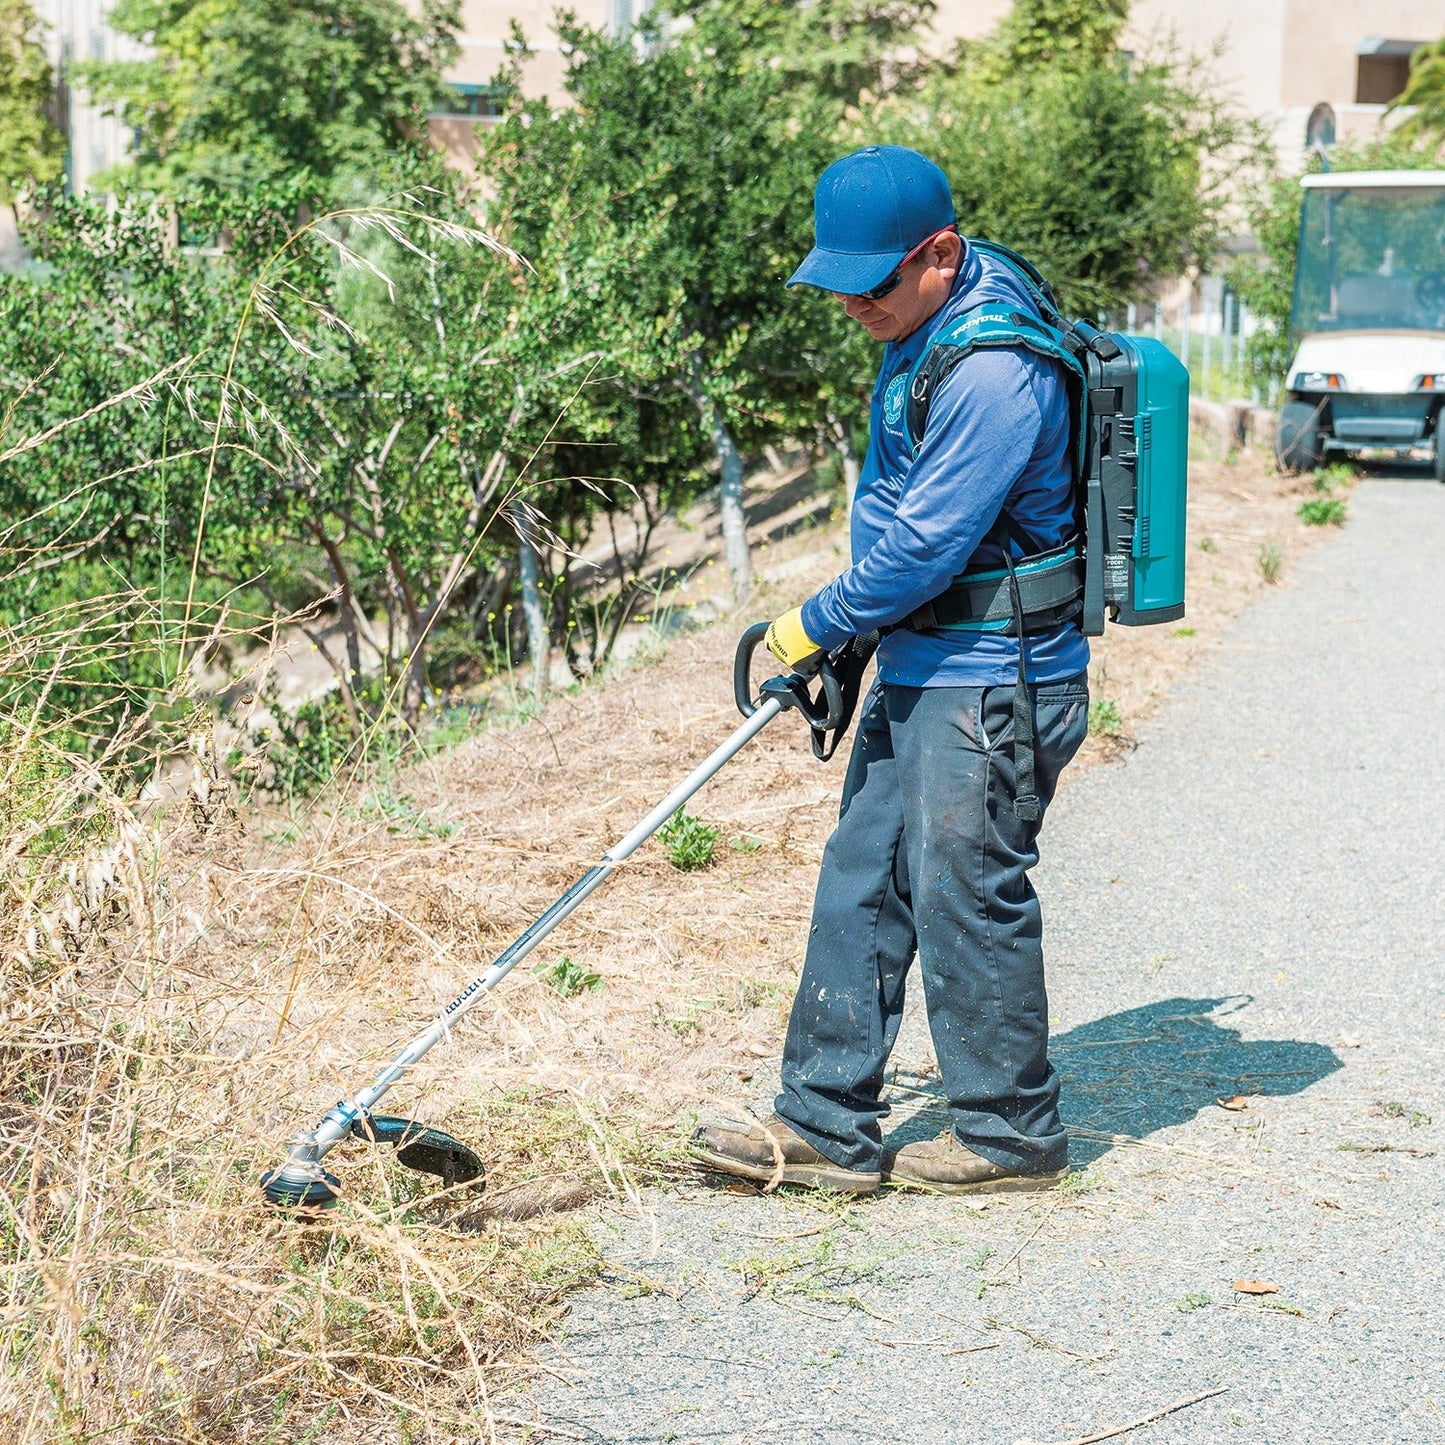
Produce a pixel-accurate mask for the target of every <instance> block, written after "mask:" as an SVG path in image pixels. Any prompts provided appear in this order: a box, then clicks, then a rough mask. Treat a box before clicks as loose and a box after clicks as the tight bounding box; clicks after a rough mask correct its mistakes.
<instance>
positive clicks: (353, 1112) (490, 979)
mask: <svg viewBox="0 0 1445 1445" xmlns="http://www.w3.org/2000/svg"><path fill="white" fill-rule="evenodd" d="M782 710H783V704H782V703H780V702H779V701H778V700H777V699H776V698H767V699H765V700H764V701H763V702H762V704H761V705H760V706H759V707H758V709H757V711H756V712H754V713H753V715H752V716H751V717H749V718H747V719H746V720H745V721H744V722H743V723H742V725H741V726H740V727H738V728H737V730H736V731H735V732H734V733H733V734H732V735H731V737H729V738H728V739H727V740H726V741H725V742H723V743H722V744H720V745H719V746H718V747H717V748H715V749H714V750H713V752H712V753H710V754H709V755H708V757H707V758H706V759H704V760H703V761H702V762H701V763H699V764H698V765H697V767H695V768H694V769H693V770H692V772H690V773H689V774H688V775H687V777H685V778H684V779H683V780H682V781H681V782H680V783H679V784H678V785H677V786H676V787H675V788H674V789H673V790H672V791H671V792H670V793H669V794H668V795H667V796H666V797H665V798H664V799H663V800H662V801H661V802H660V803H659V804H658V805H657V806H656V807H655V808H654V809H653V810H652V811H651V812H650V813H649V814H648V815H647V816H646V817H645V818H643V819H642V821H641V822H640V823H638V824H637V826H636V827H635V828H633V830H632V831H631V832H630V833H628V834H627V836H626V837H624V838H622V839H620V840H619V841H618V842H617V843H615V844H614V845H613V846H612V847H611V848H609V849H608V850H607V852H606V853H604V854H603V855H602V861H601V862H600V863H597V864H595V865H594V866H593V867H591V868H589V869H588V870H587V872H585V873H584V874H583V875H582V876H581V877H580V878H579V879H578V880H577V881H576V882H575V883H574V884H573V885H572V886H571V887H570V888H569V889H568V890H567V891H566V892H565V893H564V894H563V895H562V896H561V897H560V898H559V899H557V901H556V902H555V903H553V904H552V906H551V907H550V908H548V909H547V911H546V912H545V913H543V914H542V916H541V917H540V918H538V919H537V920H536V922H535V923H532V924H531V925H529V926H528V928H527V929H526V931H525V932H523V933H522V934H521V935H520V936H519V937H518V938H517V939H515V940H514V941H513V942H512V943H510V944H508V945H507V947H506V948H505V949H503V951H502V952H501V953H499V954H498V955H497V957H496V958H495V959H493V961H492V962H491V963H490V964H489V965H488V966H487V968H486V970H485V971H484V972H482V973H480V974H478V975H477V977H476V978H474V979H473V980H472V981H471V982H470V983H469V984H468V985H467V986H466V987H465V988H464V989H463V990H462V991H461V992H460V993H459V994H458V995H457V996H456V997H455V998H454V999H453V1000H452V1001H451V1002H450V1003H449V1004H448V1005H447V1006H446V1007H445V1008H444V1009H443V1010H442V1011H441V1013H440V1014H439V1015H438V1016H437V1017H436V1018H435V1019H434V1020H433V1021H432V1022H431V1024H430V1025H429V1026H428V1027H427V1028H426V1029H424V1030H423V1031H422V1032H421V1033H419V1034H418V1035H417V1036H416V1038H414V1039H413V1040H412V1041H411V1042H410V1043H409V1044H408V1045H407V1046H406V1048H404V1049H403V1050H402V1051H401V1053H399V1054H398V1055H397V1056H396V1058H395V1059H393V1060H392V1061H391V1063H389V1064H388V1065H387V1066H386V1067H385V1068H384V1069H383V1070H382V1071H381V1072H380V1073H379V1074H378V1075H377V1076H376V1078H375V1079H373V1080H372V1081H371V1083H370V1084H369V1085H368V1086H367V1087H366V1088H365V1089H363V1090H361V1092H360V1093H359V1094H357V1096H356V1097H355V1098H354V1099H348V1100H343V1101H342V1102H341V1103H339V1104H337V1106H336V1107H335V1108H334V1109H332V1110H331V1112H330V1113H329V1114H327V1115H326V1117H325V1118H324V1119H323V1120H322V1121H321V1123H320V1124H319V1125H318V1126H317V1128H316V1131H315V1133H313V1134H303V1135H301V1136H299V1137H298V1138H297V1139H296V1140H294V1141H293V1143H292V1145H291V1156H290V1160H289V1161H288V1163H293V1164H296V1165H299V1166H303V1167H305V1166H311V1167H312V1168H314V1166H315V1165H316V1163H317V1162H318V1161H320V1160H321V1159H322V1158H323V1157H324V1156H325V1155H326V1154H327V1153H329V1152H330V1150H331V1149H332V1148H334V1147H335V1145H336V1144H338V1143H339V1142H340V1141H341V1140H342V1139H344V1138H346V1137H347V1136H348V1135H349V1134H350V1133H351V1126H352V1124H353V1123H354V1122H355V1121H356V1120H357V1119H359V1118H360V1117H361V1116H362V1115H363V1114H364V1113H365V1112H366V1111H368V1110H370V1109H371V1108H372V1107H373V1105H375V1104H376V1103H377V1101H378V1100H379V1099H380V1098H381V1097H382V1095H383V1094H385V1093H386V1091H387V1090H388V1089H389V1088H391V1086H392V1085H393V1084H394V1083H396V1082H397V1080H398V1079H400V1078H401V1077H402V1076H403V1075H404V1074H405V1073H406V1071H407V1070H408V1069H410V1068H411V1067H412V1066H413V1065H414V1064H415V1063H417V1061H418V1060H419V1059H421V1058H422V1057H423V1055H425V1054H426V1053H427V1052H428V1050H430V1049H431V1048H432V1047H433V1045H435V1044H437V1043H440V1042H441V1040H442V1039H444V1038H446V1036H447V1035H448V1033H449V1032H450V1031H451V1027H452V1025H453V1024H454V1023H456V1021H457V1020H458V1019H459V1018H461V1016H462V1015H463V1014H465V1013H466V1012H467V1011H468V1010H469V1009H470V1008H472V1007H473V1005H475V1004H476V1003H477V1002H478V1001H479V1000H480V999H481V997H482V995H483V994H486V993H490V992H491V990H492V989H494V988H495V987H496V986H497V985H498V984H499V983H500V982H501V981H502V980H503V979H504V978H505V977H506V976H507V975H508V974H509V973H510V972H511V971H512V970H513V969H514V968H515V967H516V966H517V965H518V964H519V963H520V962H521V961H522V960H523V959H524V958H526V956H527V955H528V954H529V953H531V951H532V950H533V949H534V948H535V947H536V946H537V945H538V944H539V943H540V942H541V941H542V940H543V939H544V938H546V936H547V935H548V934H549V933H551V932H552V930H553V929H554V928H556V926H557V925H558V924H559V923H561V922H562V920H563V919H564V918H566V917H567V916H568V915H569V914H570V913H572V911H573V910H574V909H575V908H576V907H577V905H578V904H579V903H581V902H582V900H583V899H584V898H586V897H587V896H588V895H589V894H590V893H592V892H593V891H594V890H595V889H597V888H598V887H600V886H601V885H602V884H603V883H604V882H606V880H607V879H608V878H609V877H611V875H612V873H613V871H614V870H615V869H616V868H617V865H618V864H619V863H621V862H622V861H623V860H624V859H625V858H628V857H630V856H631V855H632V854H633V853H635V852H636V851H637V850H638V849H639V848H640V847H641V846H642V845H643V844H644V843H645V842H646V841H647V840H648V839H649V838H650V837H652V835H653V834H654V833H655V832H657V830H658V829H659V828H661V827H662V825H663V824H664V823H666V822H667V820H668V819H669V818H670V817H672V815H673V814H674V813H676V812H677V810H678V809H679V808H680V807H682V805H683V804H684V803H686V802H687V800H688V799H689V798H691V797H692V795H693V794H694V793H696V792H697V791H698V790H699V789H700V788H701V787H702V786H703V785H704V784H705V783H707V782H708V781H710V780H711V779H712V778H713V777H714V776H715V775H716V774H717V773H718V772H719V771H720V770H721V769H722V768H723V767H724V766H725V765H726V764H727V763H728V762H730V761H731V760H732V759H733V758H734V757H736V756H737V754H738V753H739V752H741V751H742V750H743V748H745V747H746V746H747V745H748V743H750V742H751V741H752V740H753V739H754V738H755V737H756V736H757V735H758V734H759V733H760V732H762V730H763V729H764V728H765V727H766V726H767V725H768V724H769V723H770V722H772V720H773V719H774V718H775V717H777V715H778V714H779V713H780V712H781V711H782Z"/></svg>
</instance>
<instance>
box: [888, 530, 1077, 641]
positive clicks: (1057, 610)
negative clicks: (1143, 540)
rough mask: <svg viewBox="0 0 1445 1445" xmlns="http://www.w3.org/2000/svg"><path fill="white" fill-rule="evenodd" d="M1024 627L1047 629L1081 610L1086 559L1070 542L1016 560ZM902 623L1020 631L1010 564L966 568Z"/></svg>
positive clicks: (916, 626) (918, 628)
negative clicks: (1010, 575)
mask: <svg viewBox="0 0 1445 1445" xmlns="http://www.w3.org/2000/svg"><path fill="white" fill-rule="evenodd" d="M1013 575H1014V577H1015V578H1016V579H1017V582H1018V603H1019V604H1020V606H1021V610H1022V613H1023V618H1022V621H1023V629H1022V630H1023V631H1024V632H1025V633H1031V632H1051V631H1053V629H1054V628H1056V627H1058V626H1060V625H1061V624H1063V623H1065V622H1069V621H1071V620H1072V619H1073V618H1075V617H1077V616H1079V614H1080V613H1081V612H1082V610H1083V597H1084V560H1083V558H1082V557H1080V556H1079V549H1078V547H1077V546H1076V545H1075V543H1074V542H1065V543H1064V545H1063V546H1062V547H1055V548H1054V549H1053V550H1052V551H1049V552H1040V553H1038V554H1037V555H1036V556H1033V557H1030V558H1028V559H1027V560H1026V561H1021V562H1016V563H1015V564H1014V567H1013ZM902 625H903V626H904V627H908V628H912V629H914V630H915V631H919V632H930V631H939V630H941V631H944V632H1001V633H1003V634H1005V635H1006V636H1009V637H1017V636H1018V635H1019V628H1018V618H1017V614H1016V612H1015V600H1014V597H1013V589H1012V586H1011V584H1010V580H1009V568H1007V567H996V568H990V569H989V570H987V571H979V572H965V573H964V574H963V576H961V577H956V578H954V580H953V581H952V582H950V583H949V585H948V587H947V588H946V589H945V590H944V591H943V592H941V593H939V595H938V596H937V597H935V598H934V599H933V600H932V601H931V602H925V603H924V604H923V606H922V607H920V608H918V609H917V610H916V611H914V612H911V613H909V615H908V616H907V618H905V619H904V621H903V624H902Z"/></svg>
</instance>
